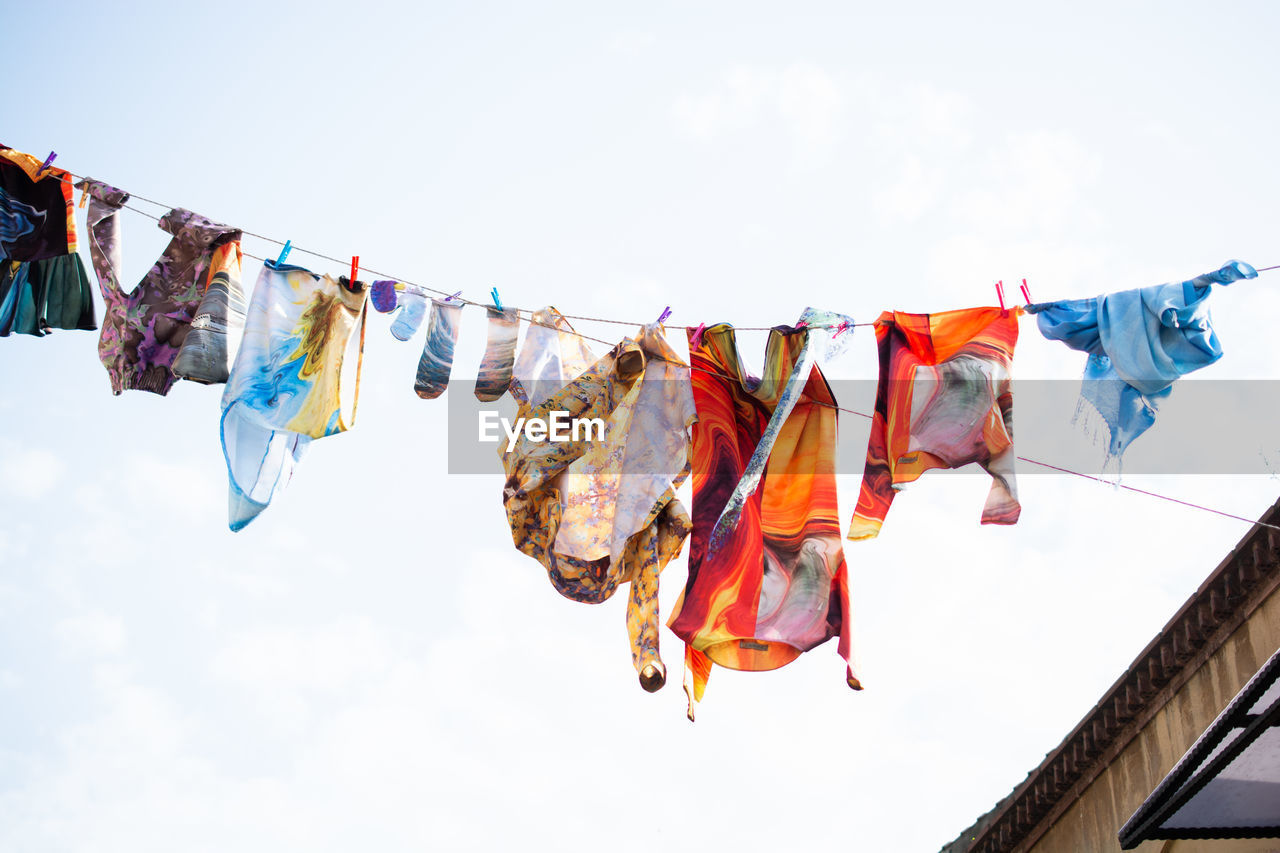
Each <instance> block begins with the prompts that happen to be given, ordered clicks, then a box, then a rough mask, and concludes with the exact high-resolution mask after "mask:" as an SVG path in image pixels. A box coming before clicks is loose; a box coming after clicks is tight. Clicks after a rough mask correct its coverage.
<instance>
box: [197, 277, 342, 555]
mask: <svg viewBox="0 0 1280 853" xmlns="http://www.w3.org/2000/svg"><path fill="white" fill-rule="evenodd" d="M345 282H346V279H341V280H340V281H335V280H334V279H332V278H330V277H329V276H324V277H323V278H321V277H319V276H317V275H315V274H314V273H312V272H310V271H308V270H305V269H302V268H301V267H294V266H278V265H277V264H276V263H275V262H274V261H267V262H266V263H265V264H264V265H263V268H262V273H261V274H260V275H259V276H258V283H257V286H256V287H255V288H254V292H253V299H252V301H251V302H250V304H249V311H248V316H247V318H246V322H245V330H244V338H243V341H242V342H241V345H240V351H239V352H238V353H237V355H236V360H235V366H234V367H233V368H232V370H231V376H230V378H229V379H228V380H227V387H226V390H225V391H224V392H223V395H222V422H221V432H222V450H223V455H224V457H225V458H226V461H227V473H228V475H229V478H230V493H229V523H230V526H231V529H232V530H240V529H242V528H243V527H244V526H245V525H247V524H248V523H249V522H250V521H252V520H253V519H254V518H256V517H257V516H258V514H259V513H261V512H262V511H263V510H264V509H266V507H267V505H268V504H270V502H271V499H272V498H273V497H274V496H275V495H276V494H277V493H278V492H279V491H280V490H281V489H283V488H284V487H285V485H286V484H287V483H288V481H289V477H290V476H291V475H292V473H293V468H294V466H295V465H296V464H297V463H298V461H299V460H300V459H301V458H302V454H303V453H304V451H305V450H306V448H307V446H308V444H309V443H310V442H311V440H312V439H315V438H323V437H324V436H328V435H334V434H336V433H339V432H343V431H345V430H346V429H347V428H348V427H349V426H350V424H351V422H352V421H353V420H354V418H355V410H356V402H357V398H358V395H359V391H360V361H361V358H362V356H363V352H364V326H365V313H366V311H365V303H366V295H367V291H366V290H365V289H364V288H363V286H362V285H360V284H357V288H358V290H357V292H352V290H351V289H349V288H348V287H347V286H346V285H345Z"/></svg>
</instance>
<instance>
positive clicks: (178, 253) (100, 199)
mask: <svg viewBox="0 0 1280 853" xmlns="http://www.w3.org/2000/svg"><path fill="white" fill-rule="evenodd" d="M76 187H77V188H78V189H82V190H87V191H88V193H89V214H88V220H89V255H90V257H91V258H92V260H93V268H94V272H96V273H97V276H98V285H99V287H100V288H101V290H102V297H103V300H104V301H105V303H106V306H107V309H106V313H105V315H104V317H103V321H102V336H101V338H99V340H98V357H99V358H100V359H101V360H102V363H103V365H104V366H105V367H106V368H107V374H108V375H109V376H110V379H111V390H112V392H113V393H115V394H120V393H122V392H124V391H126V390H128V389H136V390H139V391H151V392H153V393H156V394H161V395H164V394H168V393H169V389H170V388H171V387H173V383H174V380H175V376H174V373H173V370H172V368H173V364H174V361H175V359H176V358H177V356H178V351H179V350H180V349H181V348H182V344H183V342H184V341H185V340H186V338H187V334H188V333H189V331H190V329H191V324H192V322H193V321H194V320H195V318H196V315H197V314H198V313H199V312H200V311H201V310H202V307H201V306H202V302H203V300H204V298H205V295H206V287H207V285H208V284H209V283H210V277H211V271H212V274H213V275H217V273H219V272H222V273H225V277H224V278H222V279H221V282H222V286H224V287H225V288H226V297H225V298H222V297H220V296H219V293H215V294H214V296H213V297H212V298H211V299H210V301H209V303H208V304H207V305H206V306H205V308H204V310H206V311H207V312H208V316H209V318H210V319H209V321H208V323H207V324H202V325H203V326H204V329H203V334H202V335H201V336H200V338H199V339H198V343H199V348H198V349H194V350H193V352H192V355H191V356H190V357H189V362H188V366H189V369H190V370H191V371H192V372H193V373H194V374H196V375H198V376H200V381H204V382H212V381H216V380H215V379H212V378H207V375H206V373H205V371H215V372H216V361H217V359H218V358H219V357H220V354H222V353H225V354H226V357H229V355H230V347H229V346H228V340H227V339H228V337H230V336H232V335H234V330H233V327H234V325H235V324H236V318H235V301H236V297H235V295H234V294H233V292H232V287H231V276H232V273H233V271H236V270H237V268H238V267H239V259H240V249H239V245H238V244H239V242H240V231H239V229H236V228H232V227H230V226H228V225H220V224H218V223H216V222H210V221H209V220H208V219H205V218H204V217H202V216H198V215H196V214H194V213H192V212H191V211H189V210H182V209H181V208H175V209H173V210H171V211H169V212H168V213H166V214H165V215H164V216H163V217H161V219H160V228H161V229H162V230H164V231H165V232H167V233H169V234H171V235H172V236H173V239H171V240H170V241H169V245H168V246H167V247H165V250H164V253H163V254H161V256H160V258H159V260H157V261H156V262H155V264H154V265H153V266H152V267H151V269H150V270H149V271H148V272H147V274H146V276H145V277H144V278H143V279H142V282H141V283H140V284H139V285H138V286H137V287H135V288H134V289H133V290H132V291H131V292H129V293H125V291H124V289H123V286H122V283H121V252H120V224H119V220H118V218H117V215H116V214H117V213H118V212H119V210H120V208H121V207H123V206H124V204H125V203H126V202H127V201H128V200H129V194H128V193H126V192H124V191H123V190H118V189H116V188H115V187H110V186H107V185H106V184H104V183H101V182H100V181H95V180H92V179H88V178H86V179H85V180H82V181H80V182H78V183H77V184H76ZM229 244H236V245H235V246H234V247H232V248H228V246H229ZM215 258H216V259H217V261H216V263H215ZM238 277H239V276H238V271H237V272H236V278H237V280H238ZM242 298H243V297H242V296H241V299H242ZM219 302H221V304H219ZM216 312H221V313H223V314H224V315H225V317H226V320H225V326H226V328H225V331H220V330H219V329H217V328H216V325H215V323H214V322H213V316H214V314H215V313H216ZM210 361H212V362H213V363H210ZM209 375H212V374H209Z"/></svg>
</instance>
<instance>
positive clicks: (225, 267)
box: [173, 240, 246, 385]
mask: <svg viewBox="0 0 1280 853" xmlns="http://www.w3.org/2000/svg"><path fill="white" fill-rule="evenodd" d="M242 262H243V257H242V255H241V252H240V241H238V240H233V241H230V242H227V243H222V244H220V245H218V246H217V247H216V248H214V250H213V255H212V256H211V257H210V259H209V280H208V283H207V284H206V285H205V290H204V296H203V297H202V298H201V299H200V305H199V306H198V307H197V308H196V315H195V317H194V318H193V319H192V321H191V329H190V330H189V331H188V332H187V337H186V340H184V341H183V342H182V347H181V349H179V350H178V357H177V358H175V359H174V361H173V375H174V376H176V377H178V378H179V379H190V380H191V381H193V382H203V383H204V384H206V385H220V384H222V383H223V382H226V381H227V377H228V376H230V375H231V364H232V362H233V361H234V359H235V355H236V351H237V350H239V349H240V338H241V337H242V336H243V334H244V316H245V310H246V306H245V299H244V287H243V285H241V283H240V272H241V267H242Z"/></svg>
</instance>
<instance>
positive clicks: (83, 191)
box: [80, 183, 89, 209]
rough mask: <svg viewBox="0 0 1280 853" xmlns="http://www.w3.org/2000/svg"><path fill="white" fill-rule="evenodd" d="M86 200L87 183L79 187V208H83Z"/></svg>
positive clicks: (87, 194) (87, 198) (86, 202)
mask: <svg viewBox="0 0 1280 853" xmlns="http://www.w3.org/2000/svg"><path fill="white" fill-rule="evenodd" d="M88 202H89V185H88V184H87V183H86V184H85V185H84V186H83V187H81V188H80V207H81V209H83V208H84V206H85V205H86V204H88Z"/></svg>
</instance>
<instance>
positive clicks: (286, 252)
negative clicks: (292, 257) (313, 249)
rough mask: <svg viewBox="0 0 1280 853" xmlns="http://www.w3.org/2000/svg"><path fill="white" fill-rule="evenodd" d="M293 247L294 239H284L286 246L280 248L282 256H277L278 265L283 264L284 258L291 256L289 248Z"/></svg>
mask: <svg viewBox="0 0 1280 853" xmlns="http://www.w3.org/2000/svg"><path fill="white" fill-rule="evenodd" d="M292 248H293V241H292V240H285V241H284V248H283V249H281V250H280V257H278V258H276V266H282V265H283V264H284V259H285V258H287V257H289V250H290V249H292Z"/></svg>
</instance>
